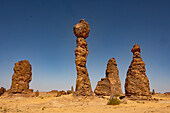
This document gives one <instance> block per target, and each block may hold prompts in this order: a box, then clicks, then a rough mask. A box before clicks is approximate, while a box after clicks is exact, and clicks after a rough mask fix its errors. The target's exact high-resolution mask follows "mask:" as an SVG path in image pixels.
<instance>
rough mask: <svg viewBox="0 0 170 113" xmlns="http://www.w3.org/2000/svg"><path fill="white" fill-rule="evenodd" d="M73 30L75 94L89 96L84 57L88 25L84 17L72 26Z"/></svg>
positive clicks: (86, 49)
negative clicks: (75, 76)
mask: <svg viewBox="0 0 170 113" xmlns="http://www.w3.org/2000/svg"><path fill="white" fill-rule="evenodd" d="M73 32H74V34H75V36H76V37H77V40H76V43H77V48H76V49H75V56H76V60H75V63H76V69H77V80H76V91H75V94H76V95H77V96H91V95H93V92H92V88H91V83H90V79H89V75H88V72H87V68H86V61H87V60H86V58H87V55H88V52H89V51H88V47H87V41H86V40H85V39H86V38H87V37H88V36H89V32H90V27H89V24H88V23H87V22H85V20H84V19H81V20H80V22H79V23H78V24H76V25H75V26H74V28H73Z"/></svg>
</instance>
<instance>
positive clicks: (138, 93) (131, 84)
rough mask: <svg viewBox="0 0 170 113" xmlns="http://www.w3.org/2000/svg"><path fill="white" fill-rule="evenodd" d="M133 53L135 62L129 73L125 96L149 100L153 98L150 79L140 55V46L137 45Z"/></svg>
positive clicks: (133, 61) (131, 65)
mask: <svg viewBox="0 0 170 113" xmlns="http://www.w3.org/2000/svg"><path fill="white" fill-rule="evenodd" d="M131 52H132V53H133V60H132V62H131V64H130V66H129V69H128V71H127V77H126V81H125V95H126V96H128V97H130V98H132V99H142V100H145V99H146V100H148V99H150V98H151V96H150V86H149V79H148V78H147V76H146V73H145V71H146V69H145V63H144V62H143V60H142V58H141V55H140V46H139V45H138V44H135V45H134V46H133V48H132V50H131Z"/></svg>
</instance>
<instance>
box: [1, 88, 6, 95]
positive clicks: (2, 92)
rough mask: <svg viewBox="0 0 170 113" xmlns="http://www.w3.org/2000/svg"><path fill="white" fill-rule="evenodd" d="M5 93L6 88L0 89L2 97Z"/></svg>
mask: <svg viewBox="0 0 170 113" xmlns="http://www.w3.org/2000/svg"><path fill="white" fill-rule="evenodd" d="M5 91H6V89H5V88H4V87H1V89H0V96H1V95H2V94H4V92H5Z"/></svg>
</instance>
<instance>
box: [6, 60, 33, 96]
mask: <svg viewBox="0 0 170 113" xmlns="http://www.w3.org/2000/svg"><path fill="white" fill-rule="evenodd" d="M31 70H32V68H31V64H30V63H29V61H28V60H23V61H19V62H18V63H15V67H14V74H13V76H12V85H11V88H10V89H9V90H7V91H6V94H9V95H11V96H13V95H12V94H22V95H21V96H33V95H34V93H33V89H29V82H30V81H31V80H32V72H31Z"/></svg>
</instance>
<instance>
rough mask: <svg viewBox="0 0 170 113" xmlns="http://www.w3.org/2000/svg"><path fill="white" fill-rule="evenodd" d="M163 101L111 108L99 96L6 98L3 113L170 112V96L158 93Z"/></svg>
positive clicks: (2, 101)
mask: <svg viewBox="0 0 170 113" xmlns="http://www.w3.org/2000/svg"><path fill="white" fill-rule="evenodd" d="M153 98H157V99H160V100H159V101H130V100H127V99H125V100H123V102H122V103H121V104H120V105H115V106H113V105H107V102H108V99H107V97H105V98H99V97H96V96H94V97H83V98H82V97H74V96H73V95H72V94H70V95H62V96H61V97H56V95H55V94H47V93H43V92H42V93H40V95H39V96H38V97H32V98H24V97H15V98H2V97H0V112H2V113H16V112H17V113H170V95H168V96H165V95H164V94H159V95H158V94H157V95H155V96H153Z"/></svg>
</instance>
